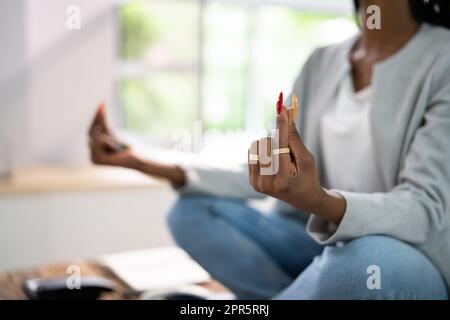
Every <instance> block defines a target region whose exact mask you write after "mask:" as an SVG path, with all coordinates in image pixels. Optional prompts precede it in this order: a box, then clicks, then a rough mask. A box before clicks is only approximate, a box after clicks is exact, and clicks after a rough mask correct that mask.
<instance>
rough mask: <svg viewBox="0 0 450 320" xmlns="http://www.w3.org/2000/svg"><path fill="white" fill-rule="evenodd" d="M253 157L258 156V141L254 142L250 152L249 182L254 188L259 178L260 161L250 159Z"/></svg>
mask: <svg viewBox="0 0 450 320" xmlns="http://www.w3.org/2000/svg"><path fill="white" fill-rule="evenodd" d="M251 155H258V141H253V142H252V143H251V145H250V149H249V150H248V172H249V182H250V184H251V185H252V186H253V187H254V186H256V182H257V179H258V176H259V165H258V160H253V159H250V156H251Z"/></svg>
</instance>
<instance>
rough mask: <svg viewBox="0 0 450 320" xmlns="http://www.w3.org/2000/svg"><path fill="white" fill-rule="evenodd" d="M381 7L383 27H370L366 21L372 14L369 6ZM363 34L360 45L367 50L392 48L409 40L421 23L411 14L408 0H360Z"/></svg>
mask: <svg viewBox="0 0 450 320" xmlns="http://www.w3.org/2000/svg"><path fill="white" fill-rule="evenodd" d="M371 5H377V6H378V7H379V8H380V15H381V17H380V18H381V29H369V28H368V27H367V24H366V21H367V19H368V18H369V17H370V15H371V14H367V8H368V7H369V6H371ZM360 13H361V21H362V23H361V25H362V34H361V39H360V42H359V47H360V48H364V49H365V50H367V51H371V50H374V51H383V50H387V51H389V50H390V47H393V46H398V45H401V44H404V43H405V42H407V41H408V40H409V39H410V38H411V37H412V36H413V35H414V34H415V33H416V32H417V30H418V28H419V24H418V23H417V21H416V20H415V19H414V17H413V16H412V15H411V10H410V7H409V1H408V0H360Z"/></svg>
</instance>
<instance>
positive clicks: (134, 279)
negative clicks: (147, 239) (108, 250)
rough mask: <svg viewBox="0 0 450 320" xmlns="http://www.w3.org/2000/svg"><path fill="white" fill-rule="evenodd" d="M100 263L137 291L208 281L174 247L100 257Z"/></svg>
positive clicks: (184, 254)
mask: <svg viewBox="0 0 450 320" xmlns="http://www.w3.org/2000/svg"><path fill="white" fill-rule="evenodd" d="M99 261H100V263H102V264H103V265H104V266H106V267H108V268H109V269H111V271H113V272H114V273H115V274H116V275H117V276H118V277H119V278H121V279H122V280H123V281H124V282H126V283H127V284H128V285H129V286H130V287H132V288H133V289H134V290H137V291H144V290H161V289H168V288H175V287H178V286H182V285H186V284H195V283H204V282H207V281H209V280H210V279H211V277H210V276H209V274H208V273H207V272H206V271H205V270H204V269H203V268H202V267H200V266H199V265H198V264H197V263H196V262H195V261H194V260H192V259H191V258H190V257H189V255H187V254H186V253H185V252H184V251H183V250H181V249H179V248H177V247H162V248H155V249H145V250H137V251H130V252H124V253H117V254H108V255H104V256H101V257H100V260H99Z"/></svg>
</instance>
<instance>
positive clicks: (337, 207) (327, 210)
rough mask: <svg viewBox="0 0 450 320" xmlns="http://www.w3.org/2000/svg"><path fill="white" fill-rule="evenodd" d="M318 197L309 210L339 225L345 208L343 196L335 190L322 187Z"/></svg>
mask: <svg viewBox="0 0 450 320" xmlns="http://www.w3.org/2000/svg"><path fill="white" fill-rule="evenodd" d="M319 199H320V200H319V201H318V202H317V203H316V206H315V208H314V210H312V211H311V212H312V213H314V214H316V215H318V216H320V217H322V218H324V219H326V220H328V221H331V222H333V223H334V224H335V225H339V224H340V222H341V220H342V217H343V216H344V214H345V210H346V208H347V203H346V201H345V198H344V197H343V196H342V195H341V194H339V193H337V192H335V191H330V190H327V189H322V192H321V193H320V197H319Z"/></svg>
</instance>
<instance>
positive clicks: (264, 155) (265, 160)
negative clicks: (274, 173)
mask: <svg viewBox="0 0 450 320" xmlns="http://www.w3.org/2000/svg"><path fill="white" fill-rule="evenodd" d="M258 156H259V167H260V168H268V167H270V166H271V165H272V138H270V137H266V138H262V139H259V141H258Z"/></svg>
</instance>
